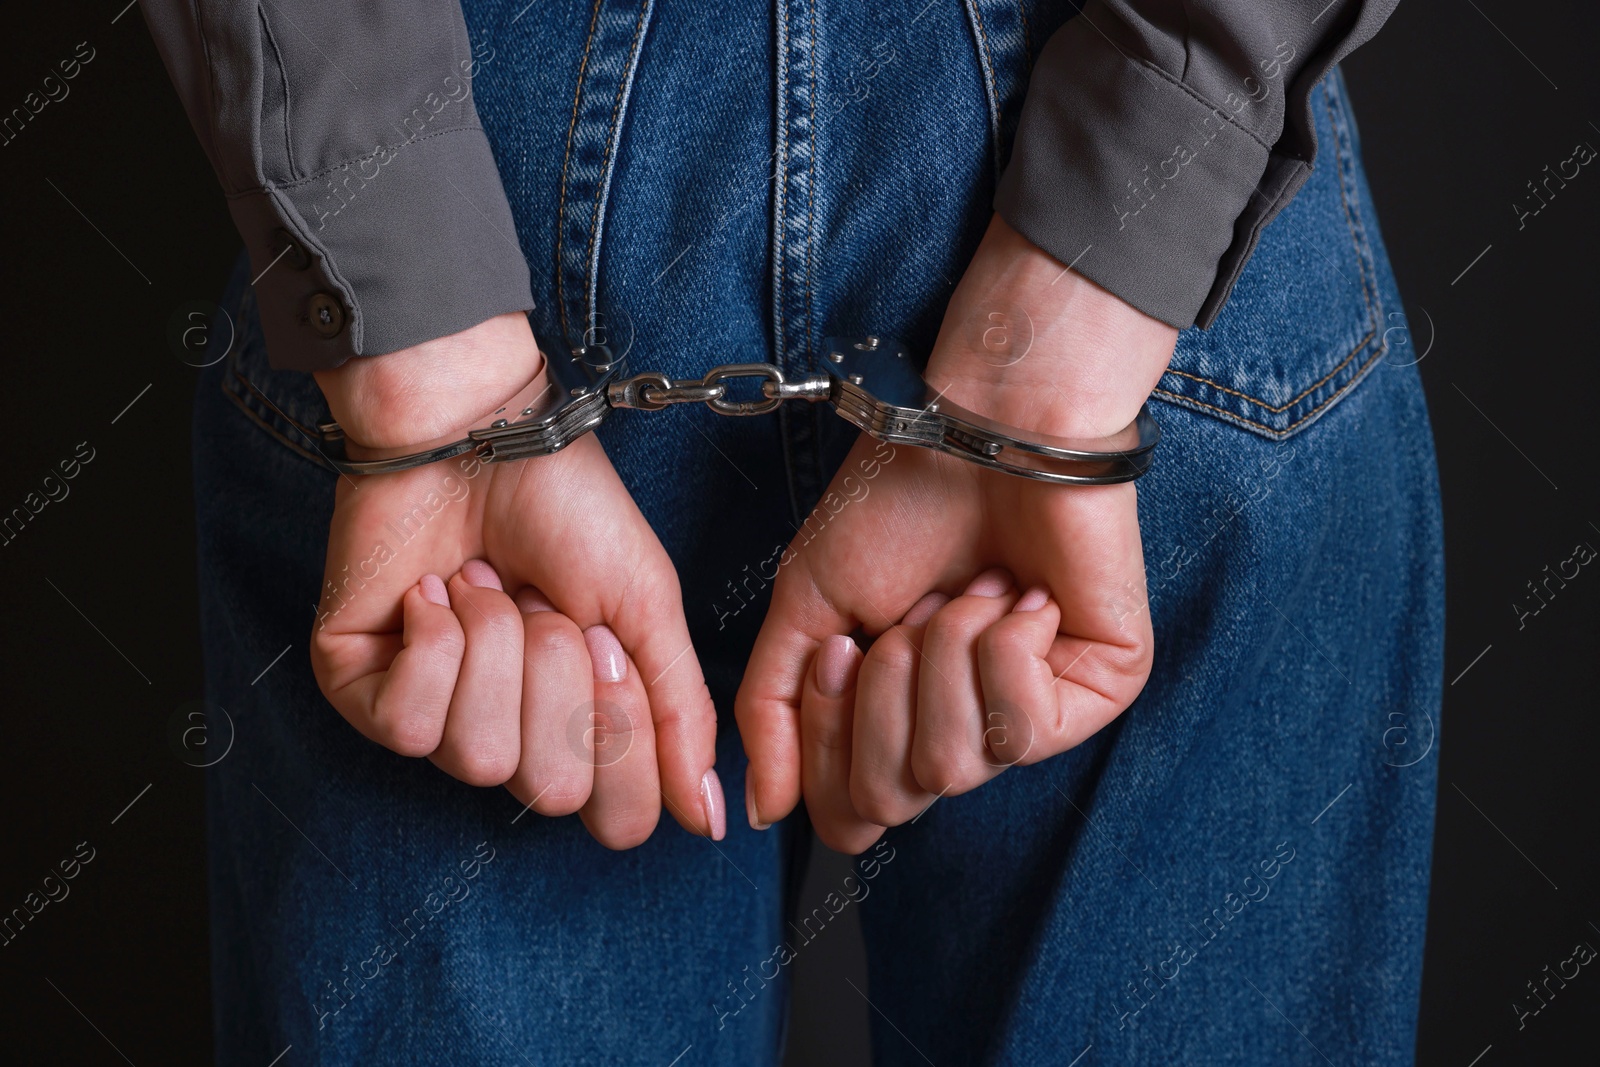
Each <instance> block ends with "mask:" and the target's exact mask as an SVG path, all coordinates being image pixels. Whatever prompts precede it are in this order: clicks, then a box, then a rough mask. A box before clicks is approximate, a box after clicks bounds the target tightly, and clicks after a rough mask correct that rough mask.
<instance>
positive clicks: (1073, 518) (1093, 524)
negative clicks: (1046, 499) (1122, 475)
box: [1028, 485, 1154, 761]
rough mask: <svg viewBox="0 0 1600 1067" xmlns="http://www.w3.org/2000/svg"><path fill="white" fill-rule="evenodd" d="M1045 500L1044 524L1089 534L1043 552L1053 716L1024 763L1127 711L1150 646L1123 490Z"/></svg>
mask: <svg viewBox="0 0 1600 1067" xmlns="http://www.w3.org/2000/svg"><path fill="white" fill-rule="evenodd" d="M1078 489H1079V490H1081V491H1076V490H1075V491H1074V492H1072V493H1064V494H1060V495H1058V496H1053V497H1052V498H1051V499H1052V509H1053V514H1052V516H1051V518H1052V521H1053V524H1055V525H1057V526H1059V527H1060V528H1063V529H1076V530H1082V531H1092V536H1086V537H1079V538H1075V539H1074V541H1073V543H1072V544H1071V545H1067V544H1065V543H1063V541H1062V540H1061V539H1056V541H1055V542H1053V543H1047V544H1046V545H1044V546H1042V548H1041V551H1040V552H1039V556H1040V557H1041V559H1040V562H1041V564H1042V567H1041V570H1042V573H1041V575H1040V581H1041V584H1043V585H1045V586H1047V587H1048V588H1049V589H1050V592H1051V594H1052V597H1053V599H1054V602H1055V604H1056V605H1057V606H1058V607H1059V609H1060V612H1061V622H1060V624H1059V626H1058V629H1059V631H1060V633H1059V634H1058V635H1057V636H1056V638H1055V639H1054V641H1053V642H1052V644H1051V646H1050V654H1049V657H1048V658H1049V663H1050V666H1051V668H1052V670H1053V671H1054V677H1055V678H1056V679H1057V681H1056V683H1055V687H1056V699H1057V701H1059V702H1060V708H1059V710H1058V712H1057V714H1055V715H1054V716H1051V717H1050V719H1049V720H1048V722H1047V723H1045V724H1039V725H1048V726H1050V727H1052V731H1050V732H1046V731H1045V730H1044V729H1040V730H1039V731H1038V733H1037V734H1036V735H1035V738H1034V748H1033V752H1032V753H1030V754H1029V756H1028V760H1029V761H1032V760H1034V759H1043V758H1044V757H1045V756H1048V755H1054V754H1056V753H1057V752H1063V751H1065V750H1066V749H1068V748H1071V747H1072V746H1073V745H1076V744H1078V743H1080V742H1081V741H1083V740H1084V739H1085V738H1087V737H1089V736H1090V735H1091V734H1093V733H1094V732H1095V731H1097V730H1099V729H1101V728H1103V727H1104V726H1105V725H1106V724H1107V723H1109V722H1111V720H1112V719H1114V718H1116V717H1117V716H1118V715H1120V714H1121V713H1122V712H1123V711H1124V710H1126V709H1127V707H1128V705H1130V704H1132V703H1133V701H1134V700H1135V699H1136V698H1137V697H1138V695H1139V692H1140V690H1142V689H1143V688H1144V684H1145V682H1146V681H1147V680H1148V679H1149V677H1150V668H1151V664H1152V663H1153V662H1154V636H1153V634H1152V632H1151V628H1150V612H1149V610H1148V596H1147V591H1146V586H1145V572H1144V556H1143V552H1142V550H1141V547H1140V541H1139V515H1138V506H1137V495H1136V493H1135V490H1134V487H1133V486H1132V485H1110V486H1092V487H1090V486H1080V487H1078Z"/></svg>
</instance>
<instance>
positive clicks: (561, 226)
mask: <svg viewBox="0 0 1600 1067" xmlns="http://www.w3.org/2000/svg"><path fill="white" fill-rule="evenodd" d="M600 4H601V0H594V14H593V15H591V16H589V37H588V39H587V40H586V41H584V42H583V58H582V59H580V60H579V61H578V81H577V84H575V85H574V86H573V87H572V121H571V122H570V123H568V124H567V151H566V154H565V155H564V156H562V157H561V196H560V199H559V200H558V201H557V203H556V309H557V311H558V312H559V313H560V315H561V335H562V338H563V340H565V339H566V338H567V337H568V336H570V333H571V331H570V329H569V328H568V326H567V301H566V298H565V296H563V289H564V286H563V285H562V281H561V278H562V274H563V272H564V270H565V268H564V266H563V265H562V262H561V244H562V238H563V237H564V235H565V233H566V229H567V171H568V168H569V167H570V166H571V164H572V133H573V131H574V130H576V129H577V128H578V101H579V100H580V99H582V97H583V75H584V72H585V71H587V70H588V69H589V49H590V48H591V47H593V45H594V28H595V26H597V25H598V24H599V22H600Z"/></svg>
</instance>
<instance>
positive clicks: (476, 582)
mask: <svg viewBox="0 0 1600 1067" xmlns="http://www.w3.org/2000/svg"><path fill="white" fill-rule="evenodd" d="M461 577H462V578H464V579H466V583H467V584H468V585H473V586H477V587H478V588H479V589H501V590H503V589H505V586H503V585H501V584H500V576H499V575H498V574H496V573H495V571H494V568H493V567H491V566H489V564H487V563H485V562H484V561H483V560H481V559H469V560H467V561H466V562H465V563H463V564H462V565H461Z"/></svg>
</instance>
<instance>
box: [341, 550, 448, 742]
mask: <svg viewBox="0 0 1600 1067" xmlns="http://www.w3.org/2000/svg"><path fill="white" fill-rule="evenodd" d="M401 616H402V626H403V629H402V630H401V632H400V633H398V634H353V633H351V634H337V635H325V634H324V633H323V632H321V631H318V632H317V633H316V634H314V635H313V641H312V644H313V647H314V648H317V649H318V654H317V657H316V660H317V662H319V663H320V664H323V665H324V666H325V669H328V670H332V671H335V672H336V671H337V664H338V661H339V660H341V659H344V658H346V657H357V656H359V657H360V658H361V660H363V661H370V662H377V663H387V664H388V668H387V669H386V670H381V671H373V672H371V673H369V674H365V675H362V676H361V677H359V678H356V679H354V680H353V681H351V682H349V683H348V684H346V685H344V686H342V687H340V688H338V689H334V690H330V691H329V692H328V700H329V702H330V703H332V704H333V706H334V707H335V708H337V709H338V711H339V713H340V714H341V715H343V716H344V717H345V719H346V720H348V721H349V722H350V724H351V725H352V726H354V727H355V728H356V729H357V730H359V731H361V733H362V735H363V736H365V737H367V738H368V739H370V740H372V741H376V742H377V743H378V744H380V745H383V746H384V747H385V748H388V749H392V750H394V751H395V752H398V753H400V754H401V755H402V756H426V755H428V754H429V753H431V752H433V750H434V749H436V748H438V747H439V741H440V739H441V738H442V737H443V735H444V724H445V717H446V714H447V712H448V711H449V709H450V695H451V693H453V692H454V691H455V686H456V674H457V672H458V671H459V670H460V667H461V657H462V654H463V652H464V651H465V649H466V638H465V636H464V635H463V633H462V631H461V623H460V622H459V621H458V620H457V619H456V616H455V612H453V611H451V610H450V598H449V596H448V594H447V593H446V592H445V587H444V582H443V581H442V580H441V579H440V578H439V576H438V575H434V574H428V575H424V576H423V578H422V580H421V581H420V582H418V583H417V584H416V585H414V586H412V587H411V588H410V589H408V590H407V591H406V594H405V596H404V598H403V599H402V600H401Z"/></svg>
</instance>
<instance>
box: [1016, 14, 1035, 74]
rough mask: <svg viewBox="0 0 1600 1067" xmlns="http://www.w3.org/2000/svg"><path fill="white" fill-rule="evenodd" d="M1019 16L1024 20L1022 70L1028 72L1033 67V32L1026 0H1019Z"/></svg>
mask: <svg viewBox="0 0 1600 1067" xmlns="http://www.w3.org/2000/svg"><path fill="white" fill-rule="evenodd" d="M1017 18H1019V19H1021V20H1022V72H1023V73H1024V74H1027V73H1028V72H1029V71H1031V70H1032V69H1033V34H1031V33H1029V32H1028V5H1027V3H1026V0H1017Z"/></svg>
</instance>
